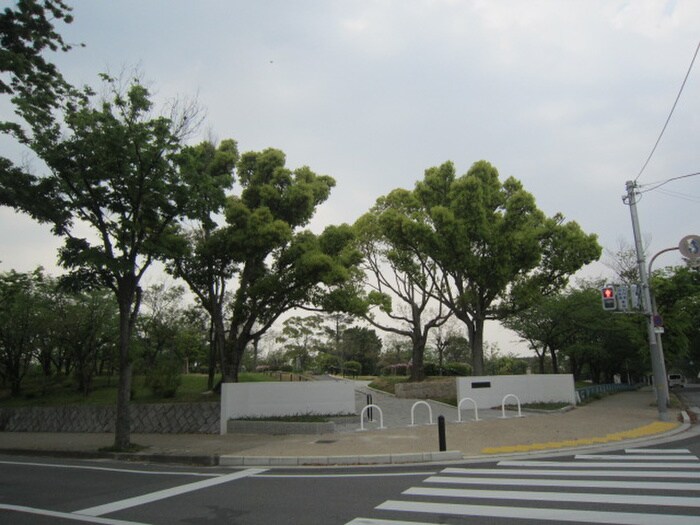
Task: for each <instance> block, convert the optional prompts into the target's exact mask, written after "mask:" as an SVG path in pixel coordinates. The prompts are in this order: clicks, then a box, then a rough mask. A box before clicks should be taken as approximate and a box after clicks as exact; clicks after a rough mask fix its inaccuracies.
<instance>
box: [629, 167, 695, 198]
mask: <svg viewBox="0 0 700 525" xmlns="http://www.w3.org/2000/svg"><path fill="white" fill-rule="evenodd" d="M698 175H700V171H699V172H696V173H688V174H687V175H680V176H678V177H671V178H670V179H666V180H663V181H657V182H651V183H649V184H644V185H642V186H640V187H647V186H651V188H648V189H646V190H644V191H640V193H648V192H650V191H654V190H657V189H659V188H660V187H661V186H665V185H666V184H668V183H669V182H673V181H674V180H681V179H688V178H690V177H697V176H698Z"/></svg>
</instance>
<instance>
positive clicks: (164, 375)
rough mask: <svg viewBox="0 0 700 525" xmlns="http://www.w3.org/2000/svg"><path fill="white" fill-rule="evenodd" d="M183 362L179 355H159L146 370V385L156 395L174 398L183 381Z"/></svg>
mask: <svg viewBox="0 0 700 525" xmlns="http://www.w3.org/2000/svg"><path fill="white" fill-rule="evenodd" d="M181 374H182V363H181V362H180V360H179V359H178V358H177V356H172V355H163V356H159V357H158V358H157V359H156V360H155V363H153V364H152V365H151V367H150V368H149V369H148V370H146V376H145V385H146V387H147V388H149V389H150V390H151V392H153V395H154V396H155V397H163V398H166V399H167V398H173V397H175V393H176V392H177V389H178V388H179V387H180V384H181V383H182V378H181Z"/></svg>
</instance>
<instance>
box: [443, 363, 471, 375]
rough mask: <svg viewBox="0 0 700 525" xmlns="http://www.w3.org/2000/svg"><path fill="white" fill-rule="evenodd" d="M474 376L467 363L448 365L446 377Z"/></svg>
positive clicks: (445, 370) (446, 366) (445, 371)
mask: <svg viewBox="0 0 700 525" xmlns="http://www.w3.org/2000/svg"><path fill="white" fill-rule="evenodd" d="M471 374H472V367H471V366H470V365H468V364H466V363H447V364H446V365H445V369H444V375H447V376H469V375H471Z"/></svg>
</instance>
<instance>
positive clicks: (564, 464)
mask: <svg viewBox="0 0 700 525" xmlns="http://www.w3.org/2000/svg"><path fill="white" fill-rule="evenodd" d="M498 466H499V467H558V468H570V469H577V468H664V469H699V470H700V463H687V464H683V465H679V464H675V463H673V464H672V463H665V462H662V461H659V462H658V463H656V462H644V463H643V462H622V461H618V462H615V461H609V462H608V461H602V462H596V461H586V462H585V463H572V462H571V461H534V460H532V461H529V460H525V461H500V462H499V463H498ZM533 472H535V471H533Z"/></svg>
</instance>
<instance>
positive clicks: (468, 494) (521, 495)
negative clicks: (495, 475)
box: [403, 487, 700, 507]
mask: <svg viewBox="0 0 700 525" xmlns="http://www.w3.org/2000/svg"><path fill="white" fill-rule="evenodd" d="M403 494H405V495H407V496H438V497H445V498H480V499H502V500H517V501H557V502H566V503H611V504H621V505H659V506H666V507H700V498H697V497H682V496H651V495H645V496H638V495H635V494H610V493H605V494H595V493H590V492H586V493H583V492H571V493H567V492H533V491H520V490H486V489H444V488H430V487H412V488H410V489H407V490H406V491H404V492H403Z"/></svg>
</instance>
